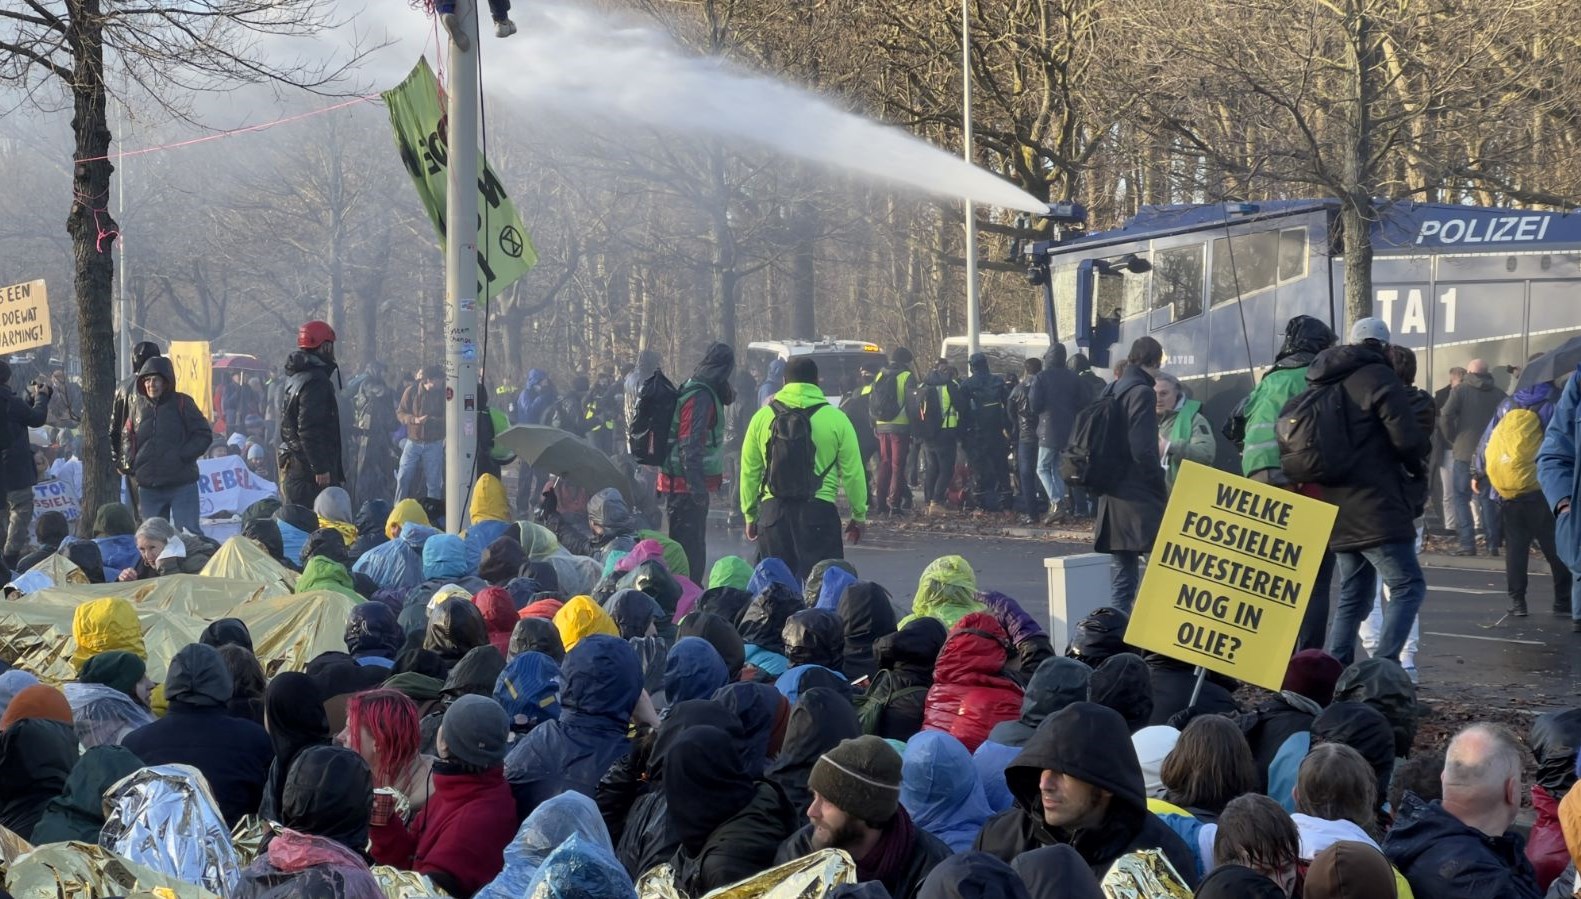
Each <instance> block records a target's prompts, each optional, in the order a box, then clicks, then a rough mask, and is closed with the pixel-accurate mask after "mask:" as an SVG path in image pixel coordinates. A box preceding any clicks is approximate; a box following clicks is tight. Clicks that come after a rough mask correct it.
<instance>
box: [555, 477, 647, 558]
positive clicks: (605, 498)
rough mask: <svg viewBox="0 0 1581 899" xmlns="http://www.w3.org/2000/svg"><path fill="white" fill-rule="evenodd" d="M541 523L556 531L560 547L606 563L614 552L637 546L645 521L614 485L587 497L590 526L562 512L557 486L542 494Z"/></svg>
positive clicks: (626, 551) (576, 554) (624, 551)
mask: <svg viewBox="0 0 1581 899" xmlns="http://www.w3.org/2000/svg"><path fill="white" fill-rule="evenodd" d="M537 520H538V523H539V524H542V525H543V526H544V527H546V528H548V529H549V530H550V531H552V532H554V536H555V539H556V540H558V541H559V542H560V548H561V549H564V550H565V551H566V552H569V553H571V554H572V555H575V556H587V557H589V558H592V559H596V560H597V561H598V563H599V564H600V565H602V564H604V562H605V560H607V559H608V558H609V556H610V554H611V553H628V552H631V549H632V547H634V546H636V545H637V540H638V539H639V538H638V537H637V532H638V531H640V530H642V522H641V521H639V520H638V519H637V516H636V515H635V514H633V512H632V511H631V506H629V505H628V504H627V503H626V498H625V497H623V496H621V495H620V491H619V490H616V489H615V488H613V487H606V488H604V489H603V490H600V491H598V492H597V493H595V494H593V495H592V496H590V497H588V500H587V529H586V530H585V531H584V530H583V529H582V528H580V527H578V526H577V524H576V523H575V522H572V521H570V520H569V519H567V518H566V517H565V516H564V515H562V514H561V513H560V503H559V498H558V497H557V495H556V494H555V491H554V488H552V487H551V488H549V489H547V490H545V491H544V493H543V502H542V504H541V505H540V506H539V507H538V513H537Z"/></svg>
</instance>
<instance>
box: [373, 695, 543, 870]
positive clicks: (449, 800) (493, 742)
mask: <svg viewBox="0 0 1581 899" xmlns="http://www.w3.org/2000/svg"><path fill="white" fill-rule="evenodd" d="M509 730H510V721H509V719H508V718H507V717H506V715H505V710H504V709H502V708H500V706H499V703H497V702H495V701H494V700H492V699H486V698H484V697H482V696H463V697H461V698H460V699H458V700H456V702H455V704H454V705H452V706H451V707H450V709H449V710H448V711H446V712H445V719H444V723H443V724H441V725H440V728H439V736H438V739H437V741H436V744H437V748H438V750H439V758H438V760H437V761H435V762H434V769H433V786H432V793H431V794H430V796H429V799H428V804H427V805H425V806H423V810H422V811H420V812H418V813H417V814H416V815H414V816H413V817H412V819H411V822H410V823H407V822H404V821H402V820H401V819H400V817H399V816H398V815H392V816H391V817H390V820H389V821H388V822H387V823H384V824H376V825H374V826H372V827H371V828H369V833H370V837H371V849H370V854H371V855H372V856H373V858H374V860H375V861H377V862H378V863H379V864H383V865H394V866H395V867H396V868H397V869H399V870H403V871H416V872H417V873H419V874H424V875H427V876H428V878H429V879H430V880H432V881H433V882H434V885H435V886H437V887H439V888H440V889H442V890H444V891H445V893H446V894H448V895H450V896H455V897H458V899H470V897H471V896H472V894H473V893H476V892H477V891H478V890H479V889H480V888H482V887H483V885H484V884H486V883H488V882H489V881H491V880H493V879H494V878H495V876H496V875H498V874H499V873H500V869H501V868H502V867H504V852H505V847H506V845H507V844H509V843H510V841H511V837H513V836H514V835H515V833H516V821H517V815H516V805H515V802H514V800H512V798H511V791H510V787H509V786H508V785H507V784H506V783H505V773H504V769H503V767H502V766H501V763H502V762H503V761H504V759H505V747H506V735H507V733H508V732H509Z"/></svg>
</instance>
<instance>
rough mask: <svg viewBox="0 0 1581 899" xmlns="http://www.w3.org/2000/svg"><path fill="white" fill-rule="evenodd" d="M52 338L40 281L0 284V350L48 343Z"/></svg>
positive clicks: (47, 305) (44, 296) (20, 348)
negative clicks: (8, 284) (1, 285)
mask: <svg viewBox="0 0 1581 899" xmlns="http://www.w3.org/2000/svg"><path fill="white" fill-rule="evenodd" d="M54 339H55V336H54V334H53V333H52V332H51V331H50V324H49V297H48V295H47V293H46V291H45V290H44V282H43V281H42V280H39V281H26V282H23V283H21V284H12V285H10V286H8V287H0V353H20V352H22V351H23V350H31V349H34V348H36V347H41V346H49V344H50V343H51V342H52V341H53V340H54Z"/></svg>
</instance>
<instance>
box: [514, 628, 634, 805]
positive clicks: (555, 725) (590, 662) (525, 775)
mask: <svg viewBox="0 0 1581 899" xmlns="http://www.w3.org/2000/svg"><path fill="white" fill-rule="evenodd" d="M560 672H561V677H562V679H563V683H564V686H563V688H562V689H561V692H560V706H561V712H560V718H559V720H557V721H549V722H546V723H544V724H541V725H539V726H538V727H535V728H533V730H532V732H531V733H529V734H528V735H527V736H526V737H524V738H523V739H521V740H519V741H518V742H517V743H516V746H515V747H514V748H512V749H511V752H510V756H509V758H507V759H506V765H505V769H506V774H507V777H508V778H509V780H510V785H511V792H512V793H513V794H514V795H515V797H516V807H517V811H518V813H519V816H520V817H525V816H526V815H528V814H531V813H532V810H533V809H535V808H537V807H538V806H539V805H540V804H542V803H543V801H544V800H546V799H548V798H549V797H550V796H554V795H556V794H558V793H563V792H565V791H566V790H575V791H577V792H578V793H581V794H583V795H584V796H589V797H591V796H595V795H596V793H597V790H598V781H599V778H601V777H603V776H604V772H606V771H608V770H609V766H610V765H612V764H614V763H615V762H616V760H618V759H620V758H622V757H624V756H625V755H626V754H627V753H628V752H630V751H631V744H630V741H628V740H627V738H626V732H627V728H628V726H629V725H630V722H631V716H632V711H633V710H634V709H635V708H636V706H637V700H638V699H639V698H640V697H641V695H642V672H641V670H640V666H639V665H638V664H637V654H636V653H635V652H634V651H633V650H632V648H631V644H629V643H627V642H626V641H624V640H622V639H620V638H619V637H612V636H608V635H606V634H594V635H592V636H589V637H585V638H583V639H582V641H581V642H579V643H577V645H576V646H575V647H574V648H572V649H571V651H570V652H567V653H566V656H565V664H564V665H562V666H561V668H560Z"/></svg>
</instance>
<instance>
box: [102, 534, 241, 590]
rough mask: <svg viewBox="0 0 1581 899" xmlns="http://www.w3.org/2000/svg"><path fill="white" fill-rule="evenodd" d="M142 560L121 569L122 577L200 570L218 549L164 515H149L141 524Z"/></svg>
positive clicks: (139, 545)
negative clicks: (181, 529)
mask: <svg viewBox="0 0 1581 899" xmlns="http://www.w3.org/2000/svg"><path fill="white" fill-rule="evenodd" d="M136 539H137V554H138V557H139V559H138V563H137V564H136V565H135V566H133V567H131V568H126V569H123V570H122V571H121V573H120V574H118V575H117V576H116V578H115V579H116V580H118V581H141V580H146V579H148V578H154V577H160V576H163V575H167V574H198V573H199V572H201V571H202V570H203V566H205V565H207V564H209V559H210V558H211V557H212V556H213V555H214V551H215V550H216V549H218V548H219V547H217V546H216V545H215V544H214V541H212V540H209V539H208V538H206V537H200V536H198V535H196V534H177V533H176V529H175V528H174V527H172V526H171V524H170V522H169V521H166V520H165V519H163V518H145V519H144V520H143V523H142V524H141V525H139V526H138V528H137V535H136Z"/></svg>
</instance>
